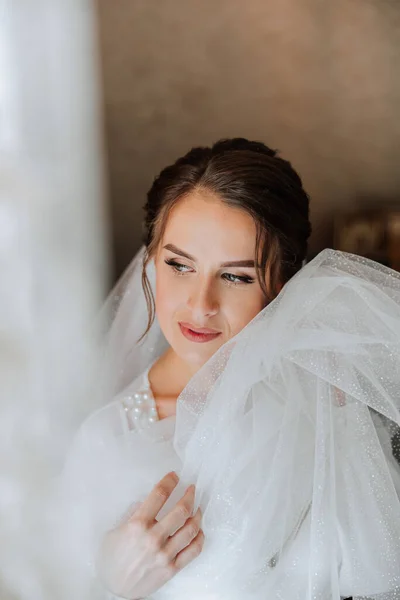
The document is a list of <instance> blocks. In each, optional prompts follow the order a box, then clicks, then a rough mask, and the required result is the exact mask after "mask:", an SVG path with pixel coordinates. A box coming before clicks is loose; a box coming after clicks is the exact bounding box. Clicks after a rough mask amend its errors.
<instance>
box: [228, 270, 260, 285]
mask: <svg viewBox="0 0 400 600" xmlns="http://www.w3.org/2000/svg"><path fill="white" fill-rule="evenodd" d="M222 278H223V279H225V281H227V282H228V283H233V284H234V285H241V284H243V283H244V284H246V283H254V279H253V278H252V277H249V276H248V275H233V273H223V275H222Z"/></svg>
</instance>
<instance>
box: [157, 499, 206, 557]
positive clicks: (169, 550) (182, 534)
mask: <svg viewBox="0 0 400 600" xmlns="http://www.w3.org/2000/svg"><path fill="white" fill-rule="evenodd" d="M201 518H202V513H201V510H200V508H199V509H198V510H197V512H196V514H195V516H194V517H192V518H191V519H188V520H187V521H186V523H185V525H184V526H183V527H181V529H178V531H177V532H176V533H175V534H174V535H173V536H171V537H170V538H169V539H168V541H167V543H166V544H165V546H164V554H165V555H166V556H167V557H168V559H169V561H173V560H174V559H175V558H176V556H177V555H178V554H179V552H181V551H182V550H183V549H184V548H186V547H187V546H189V544H191V542H192V541H193V540H194V539H195V538H196V536H197V535H198V533H199V531H200V525H201Z"/></svg>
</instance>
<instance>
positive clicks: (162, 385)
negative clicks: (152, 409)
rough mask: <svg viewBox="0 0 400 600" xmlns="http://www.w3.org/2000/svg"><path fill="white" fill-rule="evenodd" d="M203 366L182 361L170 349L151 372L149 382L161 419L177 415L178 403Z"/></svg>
mask: <svg viewBox="0 0 400 600" xmlns="http://www.w3.org/2000/svg"><path fill="white" fill-rule="evenodd" d="M200 366H201V365H192V364H190V363H187V362H185V361H184V360H182V359H181V358H180V357H179V356H177V354H176V353H175V352H174V351H173V349H172V348H168V349H167V350H166V351H165V352H164V354H162V355H161V356H160V358H159V359H158V360H157V361H156V362H155V364H154V365H153V366H152V368H151V369H150V371H149V382H150V386H151V389H152V392H153V396H154V398H155V401H156V404H157V409H158V412H159V416H160V418H164V417H166V416H171V415H174V414H175V413H176V401H177V399H178V396H179V395H180V393H181V392H182V390H183V389H184V388H185V387H186V385H187V384H188V383H189V381H190V380H191V378H192V377H193V375H195V373H197V371H198V370H199V369H200Z"/></svg>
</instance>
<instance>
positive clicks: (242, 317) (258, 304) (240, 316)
mask: <svg viewBox="0 0 400 600" xmlns="http://www.w3.org/2000/svg"><path fill="white" fill-rule="evenodd" d="M263 308H264V296H263V294H262V292H261V290H254V293H251V294H248V295H247V296H246V297H244V298H236V299H235V302H232V303H231V304H230V305H227V311H226V316H227V319H228V321H229V324H230V329H231V333H232V335H236V334H237V333H239V331H241V330H242V329H243V328H244V327H246V325H247V324H248V323H250V321H251V320H252V319H254V317H255V316H256V315H258V313H259V312H260V311H261V310H262V309H263Z"/></svg>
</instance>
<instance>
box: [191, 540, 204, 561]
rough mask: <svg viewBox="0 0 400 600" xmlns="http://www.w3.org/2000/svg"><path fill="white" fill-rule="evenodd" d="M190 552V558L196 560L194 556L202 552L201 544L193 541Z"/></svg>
mask: <svg viewBox="0 0 400 600" xmlns="http://www.w3.org/2000/svg"><path fill="white" fill-rule="evenodd" d="M190 550H191V555H192V557H193V558H196V556H199V554H200V553H201V551H202V550H203V543H202V542H200V541H199V540H194V541H193V543H192V546H191V548H190Z"/></svg>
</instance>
